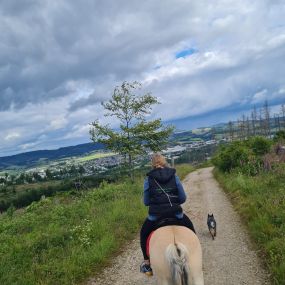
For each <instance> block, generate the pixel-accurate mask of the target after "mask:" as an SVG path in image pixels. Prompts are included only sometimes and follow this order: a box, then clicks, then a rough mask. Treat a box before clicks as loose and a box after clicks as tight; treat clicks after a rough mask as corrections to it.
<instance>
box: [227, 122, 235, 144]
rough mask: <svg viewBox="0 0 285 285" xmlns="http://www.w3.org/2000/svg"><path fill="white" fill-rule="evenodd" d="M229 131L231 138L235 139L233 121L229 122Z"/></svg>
mask: <svg viewBox="0 0 285 285" xmlns="http://www.w3.org/2000/svg"><path fill="white" fill-rule="evenodd" d="M228 132H229V139H230V140H231V141H233V140H234V124H233V122H232V121H229V123H228Z"/></svg>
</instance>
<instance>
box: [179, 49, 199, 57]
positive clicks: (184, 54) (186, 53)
mask: <svg viewBox="0 0 285 285" xmlns="http://www.w3.org/2000/svg"><path fill="white" fill-rule="evenodd" d="M195 52H196V50H195V49H194V48H188V49H184V50H181V51H179V52H177V53H176V54H175V57H176V58H180V57H184V58H185V57H187V56H189V55H191V54H193V53H195Z"/></svg>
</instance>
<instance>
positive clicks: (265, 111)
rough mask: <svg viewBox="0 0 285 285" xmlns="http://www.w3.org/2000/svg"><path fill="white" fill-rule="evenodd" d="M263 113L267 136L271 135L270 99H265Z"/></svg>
mask: <svg viewBox="0 0 285 285" xmlns="http://www.w3.org/2000/svg"><path fill="white" fill-rule="evenodd" d="M263 114H264V132H265V136H270V134H271V130H270V110H269V106H268V101H267V100H265V102H264V105H263Z"/></svg>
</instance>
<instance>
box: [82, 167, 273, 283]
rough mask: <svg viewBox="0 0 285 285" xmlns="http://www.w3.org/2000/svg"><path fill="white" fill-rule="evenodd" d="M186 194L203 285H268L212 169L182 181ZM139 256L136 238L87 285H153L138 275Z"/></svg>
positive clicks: (262, 270) (265, 274)
mask: <svg viewBox="0 0 285 285" xmlns="http://www.w3.org/2000/svg"><path fill="white" fill-rule="evenodd" d="M183 185H184V189H185V191H186V193H187V197H188V198H187V202H186V203H185V204H184V205H183V208H184V211H185V212H186V213H187V214H188V215H189V217H190V219H191V220H192V221H193V223H194V226H195V230H196V232H197V234H198V237H199V239H200V241H201V245H202V248H203V271H204V279H205V285H208V284H211V285H244V284H248V285H261V284H262V285H267V284H270V283H269V281H268V279H269V278H268V274H267V273H266V272H265V271H264V269H263V268H262V266H261V265H260V262H259V260H258V257H257V254H256V252H255V251H254V250H253V249H252V246H251V245H250V240H249V238H248V236H247V233H246V231H245V229H244V228H243V226H242V225H241V222H240V218H239V216H238V215H237V213H236V212H235V211H234V210H233V207H232V205H231V203H230V202H229V201H228V199H227V197H226V196H225V194H224V193H223V191H222V190H221V188H220V186H219V185H218V183H217V182H216V180H215V179H214V177H213V174H212V168H204V169H200V170H198V171H195V172H193V173H190V174H189V175H188V176H187V177H186V178H185V179H184V181H183ZM212 212H213V213H214V215H215V219H216V221H217V238H216V240H214V241H213V240H212V239H211V237H210V234H209V232H208V228H207V225H206V221H207V214H208V213H212ZM141 261H142V255H141V251H140V247H139V240H138V238H137V239H135V240H133V241H132V242H130V244H129V245H128V249H127V250H126V251H125V252H124V253H123V254H122V255H120V256H118V257H117V258H115V259H114V261H113V264H112V265H111V266H110V267H109V268H106V269H105V270H104V272H103V274H102V275H101V276H100V277H99V278H96V279H94V278H91V279H90V280H89V281H88V282H87V284H88V285H103V284H104V285H108V284H110V285H111V284H112V285H144V284H148V285H154V284H156V283H155V278H154V277H152V278H148V277H146V276H144V275H143V274H141V273H139V265H140V263H141Z"/></svg>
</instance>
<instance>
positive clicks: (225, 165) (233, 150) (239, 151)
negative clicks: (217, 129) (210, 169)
mask: <svg viewBox="0 0 285 285" xmlns="http://www.w3.org/2000/svg"><path fill="white" fill-rule="evenodd" d="M250 156H251V151H250V150H249V149H248V148H246V147H245V146H243V145H242V144H241V143H240V142H234V143H232V144H230V145H227V146H224V147H223V148H221V149H220V150H219V151H218V154H217V155H216V156H215V157H214V158H213V163H214V165H215V166H217V167H218V168H219V169H220V170H222V171H223V172H230V171H231V170H232V169H234V168H237V167H242V166H243V165H245V164H247V163H248V162H249V157H250Z"/></svg>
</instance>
